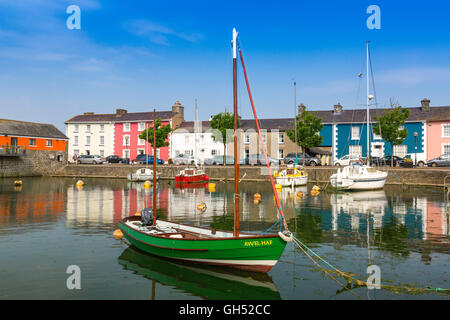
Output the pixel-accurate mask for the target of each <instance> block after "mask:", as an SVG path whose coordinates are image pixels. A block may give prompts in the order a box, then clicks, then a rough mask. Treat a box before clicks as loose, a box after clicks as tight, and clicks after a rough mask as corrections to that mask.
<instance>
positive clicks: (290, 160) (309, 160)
mask: <svg viewBox="0 0 450 320" xmlns="http://www.w3.org/2000/svg"><path fill="white" fill-rule="evenodd" d="M297 161H298V163H299V164H302V163H303V153H302V152H297ZM283 162H284V163H285V164H294V163H295V152H294V153H288V155H287V156H286V157H284V159H283ZM321 164H322V161H320V159H319V158H316V157H312V156H310V155H309V154H307V153H305V165H307V166H320V165H321Z"/></svg>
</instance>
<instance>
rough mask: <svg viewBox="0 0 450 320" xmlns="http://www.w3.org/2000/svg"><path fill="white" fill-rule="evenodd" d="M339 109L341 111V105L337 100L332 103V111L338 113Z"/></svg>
mask: <svg viewBox="0 0 450 320" xmlns="http://www.w3.org/2000/svg"><path fill="white" fill-rule="evenodd" d="M341 111H342V106H341V104H340V103H339V102H338V104H335V105H334V110H333V113H335V114H340V113H341Z"/></svg>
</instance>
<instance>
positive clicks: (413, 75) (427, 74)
mask: <svg viewBox="0 0 450 320" xmlns="http://www.w3.org/2000/svg"><path fill="white" fill-rule="evenodd" d="M448 81H450V68H436V67H416V68H402V69H395V70H389V71H385V72H381V73H380V74H379V75H378V76H376V78H375V82H376V83H380V84H393V85H418V84H425V83H436V82H448Z"/></svg>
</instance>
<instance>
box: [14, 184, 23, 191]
mask: <svg viewBox="0 0 450 320" xmlns="http://www.w3.org/2000/svg"><path fill="white" fill-rule="evenodd" d="M14 191H16V192H19V191H22V186H21V185H20V186H14Z"/></svg>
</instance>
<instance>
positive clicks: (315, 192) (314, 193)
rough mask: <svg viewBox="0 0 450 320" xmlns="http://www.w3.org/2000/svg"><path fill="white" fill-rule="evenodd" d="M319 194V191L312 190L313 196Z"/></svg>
mask: <svg viewBox="0 0 450 320" xmlns="http://www.w3.org/2000/svg"><path fill="white" fill-rule="evenodd" d="M319 193H320V192H319V191H316V190H311V195H312V196H313V197H315V196H317V195H319Z"/></svg>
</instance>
